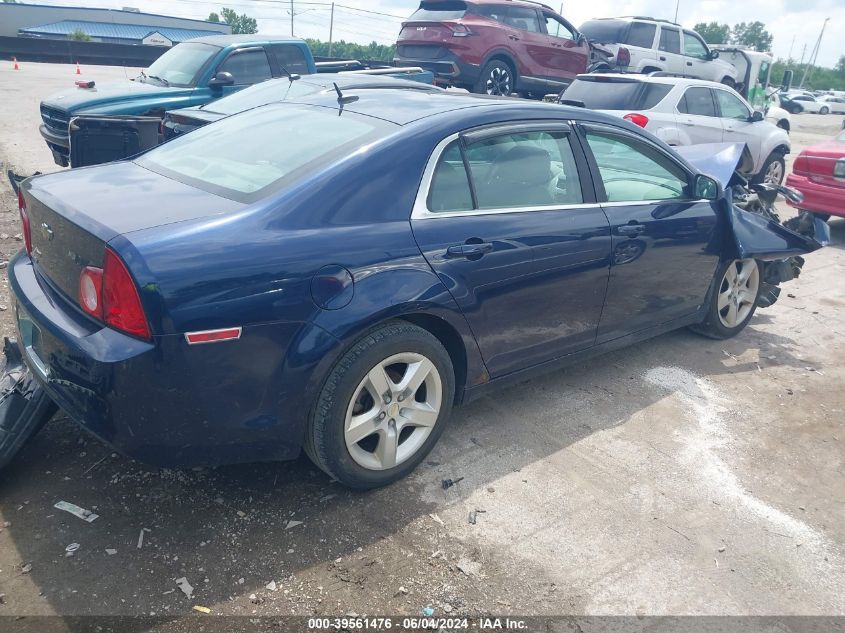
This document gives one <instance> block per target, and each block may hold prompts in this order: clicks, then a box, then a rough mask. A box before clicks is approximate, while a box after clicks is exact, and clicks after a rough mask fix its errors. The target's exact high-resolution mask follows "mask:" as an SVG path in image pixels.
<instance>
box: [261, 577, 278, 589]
mask: <svg viewBox="0 0 845 633" xmlns="http://www.w3.org/2000/svg"><path fill="white" fill-rule="evenodd" d="M264 588H265V589H267V590H269V591H278V590H279V588H278V587H277V586H276V581H275V580H271V581H270V582H268V583H267V585H266V586H265V587H264Z"/></svg>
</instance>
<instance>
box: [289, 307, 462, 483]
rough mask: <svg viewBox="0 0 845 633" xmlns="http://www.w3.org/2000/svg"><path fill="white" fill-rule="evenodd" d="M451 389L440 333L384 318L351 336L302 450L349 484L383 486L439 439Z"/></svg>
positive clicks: (402, 473)
mask: <svg viewBox="0 0 845 633" xmlns="http://www.w3.org/2000/svg"><path fill="white" fill-rule="evenodd" d="M454 395H455V373H454V368H453V367H452V362H451V359H450V357H449V354H448V352H447V351H446V349H445V348H444V347H443V345H442V344H441V343H440V341H439V340H438V339H437V338H436V337H434V336H433V335H432V334H430V333H429V332H427V331H426V330H423V329H421V328H419V327H416V326H414V325H411V324H410V323H404V322H401V321H396V322H392V323H388V324H386V325H384V326H381V327H379V328H378V329H376V330H373V331H372V332H370V333H369V334H367V335H366V336H364V337H363V338H362V339H361V340H359V341H358V342H357V343H355V345H353V346H352V348H351V349H350V350H349V351H348V352H346V354H344V356H343V357H342V358H341V359H340V361H338V363H337V364H336V365H335V367H334V369H333V370H332V371H331V373H330V374H329V377H328V379H327V380H326V383H325V385H324V387H323V390H322V392H321V393H320V396H319V399H318V401H317V406H316V408H315V411H314V414H313V416H312V419H311V424H310V428H309V429H308V433H307V436H306V441H305V451H306V453H307V454H308V456H309V457H310V458H311V460H312V461H313V462H314V463H315V464H316V465H317V466H318V467H319V468H320V469H322V470H323V471H325V472H326V473H327V474H328V475H330V476H332V477H334V478H335V479H337V480H338V481H339V482H341V483H342V484H344V485H346V486H349V487H351V488H359V489H366V488H377V487H380V486H385V485H387V484H389V483H392V482H394V481H396V480H397V479H401V478H402V477H404V476H405V475H407V474H408V473H410V472H411V471H412V470H413V469H414V468H416V467H417V465H418V464H419V463H420V462H421V461H422V460H423V459H424V458H425V456H426V455H427V454H428V452H429V451H430V450H431V449H432V447H433V446H434V445H435V443H437V440H438V439H439V437H440V435H441V434H442V433H443V429H444V427H445V426H446V422H447V420H448V418H449V414H450V412H451V410H452V402H453V400H454Z"/></svg>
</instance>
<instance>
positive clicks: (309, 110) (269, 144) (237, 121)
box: [136, 104, 395, 202]
mask: <svg viewBox="0 0 845 633" xmlns="http://www.w3.org/2000/svg"><path fill="white" fill-rule="evenodd" d="M394 128H395V126H394V125H392V124H389V123H386V122H384V121H380V120H378V119H373V118H371V117H365V116H361V115H355V114H353V113H351V112H346V113H344V114H343V116H338V113H337V110H336V109H330V108H319V107H308V106H298V105H286V104H274V105H269V106H264V107H261V108H255V109H254V110H249V111H248V112H244V113H242V114H237V115H235V116H231V117H227V118H225V119H222V120H220V121H218V122H217V123H215V124H214V125H207V126H205V127H202V128H200V129H198V130H195V131H194V132H191V133H190V134H185V135H183V136H179V137H177V138H175V139H173V140H172V141H170V142H169V143H164V144H163V145H159V146H158V147H156V148H154V149H152V150H150V151H149V152H147V153H146V154H144V155H143V156H141V157H139V158H138V159H137V161H136V162H137V164H139V165H140V166H141V167H144V168H146V169H149V170H151V171H154V172H156V173H160V174H162V175H164V176H167V177H169V178H173V179H174V180H178V181H180V182H185V183H187V184H190V185H192V186H194V187H197V188H199V189H203V190H205V191H210V192H212V193H215V194H217V195H221V196H224V197H226V198H231V199H233V200H238V201H241V202H251V201H253V200H255V199H258V198H260V197H261V196H263V195H265V194H266V193H267V192H268V191H269V190H270V189H275V188H278V187H280V186H282V185H283V184H285V183H289V182H293V181H295V180H297V179H298V178H301V177H304V176H306V175H307V174H310V173H313V172H315V171H317V170H318V169H319V168H320V167H322V166H324V165H327V164H329V163H331V162H333V161H336V160H340V159H342V158H343V157H345V156H349V155H351V154H352V153H354V152H355V151H357V150H358V149H359V148H360V147H361V146H362V145H365V144H367V143H370V142H372V141H373V140H375V139H377V138H379V137H380V136H383V135H384V134H386V133H389V131H390V130H391V129H394ZM233 139H236V141H234V142H233ZM279 139H284V142H279Z"/></svg>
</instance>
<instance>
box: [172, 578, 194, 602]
mask: <svg viewBox="0 0 845 633" xmlns="http://www.w3.org/2000/svg"><path fill="white" fill-rule="evenodd" d="M176 586H177V587H179V589H181V590H182V593H184V594H185V596H186V597H187V598H188V599H190V598H191V596H193V595H194V588H193V587H192V586H191V583H189V582H188V579H187V578H184V577H182V578H177V579H176Z"/></svg>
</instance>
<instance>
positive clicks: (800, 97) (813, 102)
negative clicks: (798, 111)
mask: <svg viewBox="0 0 845 633" xmlns="http://www.w3.org/2000/svg"><path fill="white" fill-rule="evenodd" d="M792 100H793V101H795V102H796V103H798V104H800V105H801V108H802V112H812V113H814V114H828V113H830V105H829V104H827V103H825V102H823V101H819V100H818V99H816V98H815V97H814V96H812V95H808V94H797V95H794V96H793V97H792Z"/></svg>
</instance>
